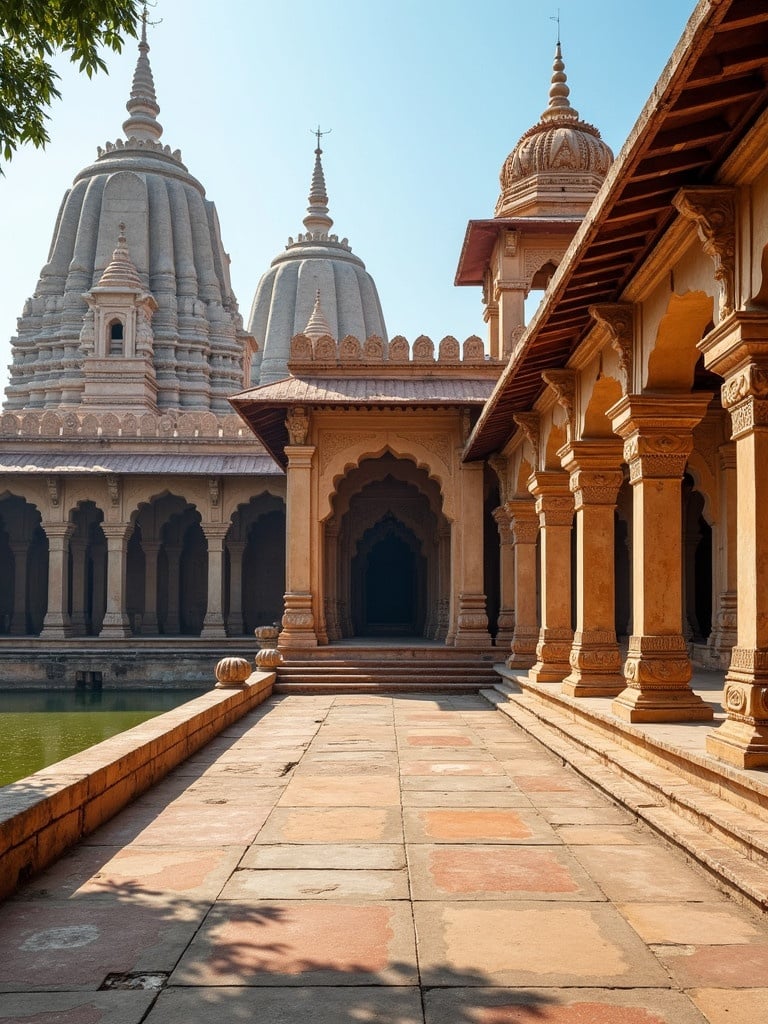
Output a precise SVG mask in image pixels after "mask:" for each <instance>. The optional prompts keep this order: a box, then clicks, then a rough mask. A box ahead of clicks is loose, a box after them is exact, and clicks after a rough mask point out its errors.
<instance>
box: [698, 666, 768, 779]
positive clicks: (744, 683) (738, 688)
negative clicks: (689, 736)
mask: <svg viewBox="0 0 768 1024" xmlns="http://www.w3.org/2000/svg"><path fill="white" fill-rule="evenodd" d="M723 707H724V708H725V710H726V711H727V713H728V718H727V719H726V720H725V722H723V724H722V725H721V726H720V727H719V728H718V729H715V730H714V731H713V732H711V733H710V734H709V736H707V753H708V754H712V756H713V757H719V758H720V759H721V760H723V761H727V762H728V764H732V765H735V766H736V767H737V768H765V767H768V650H752V649H751V648H743V647H734V649H733V652H732V656H731V668H730V669H729V670H728V673H727V674H726V677H725V689H724V691H723Z"/></svg>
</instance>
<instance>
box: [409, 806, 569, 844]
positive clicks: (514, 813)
mask: <svg viewBox="0 0 768 1024" xmlns="http://www.w3.org/2000/svg"><path fill="white" fill-rule="evenodd" d="M403 824H404V827H405V839H406V842H408V843H471V844H482V843H515V844H525V845H531V844H538V843H547V844H550V845H551V844H559V843H560V842H561V839H560V837H559V836H558V834H557V832H555V830H554V829H553V828H552V826H551V825H550V824H549V823H548V822H546V821H544V819H543V818H542V817H541V815H539V814H537V813H536V812H535V811H533V810H529V809H528V808H521V809H519V810H518V809H512V808H506V807H505V808H500V807H474V806H468V807H425V808H404V809H403Z"/></svg>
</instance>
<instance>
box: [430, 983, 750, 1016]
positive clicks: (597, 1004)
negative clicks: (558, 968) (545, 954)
mask: <svg viewBox="0 0 768 1024" xmlns="http://www.w3.org/2000/svg"><path fill="white" fill-rule="evenodd" d="M425 1009H426V1015H425V1021H426V1024H446V1022H448V1021H450V1022H451V1024H462V1022H467V1024H469V1022H472V1024H707V1022H706V1019H705V1018H704V1017H702V1015H701V1014H700V1013H699V1012H698V1011H697V1010H696V1009H695V1008H694V1007H693V1006H692V1005H691V1003H690V1001H689V999H688V998H687V997H686V996H684V995H681V994H680V993H678V992H665V991H662V990H658V989H643V990H642V991H641V992H616V991H612V990H605V989H571V990H569V989H561V990H560V991H553V990H552V989H526V990H525V991H523V992H516V991H515V990H514V989H501V990H499V989H490V990H484V989H480V990H478V989H468V990H467V989H454V990H451V991H440V990H436V989H432V990H431V991H429V992H427V993H426V995H425ZM733 1024H736V1022H733ZM739 1024H741V1022H739ZM744 1024H746V1022H744Z"/></svg>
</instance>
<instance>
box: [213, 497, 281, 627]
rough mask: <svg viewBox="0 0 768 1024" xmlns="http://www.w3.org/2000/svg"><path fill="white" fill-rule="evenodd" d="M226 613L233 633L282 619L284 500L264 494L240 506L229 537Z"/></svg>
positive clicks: (233, 516)
mask: <svg viewBox="0 0 768 1024" xmlns="http://www.w3.org/2000/svg"><path fill="white" fill-rule="evenodd" d="M226 553H227V559H226V585H225V595H226V598H227V599H226V602H225V615H226V622H227V633H228V634H229V635H230V636H241V635H242V634H243V633H245V634H247V635H250V634H252V633H253V630H254V629H255V628H256V627H257V626H267V625H269V624H270V623H273V622H279V621H280V619H281V618H282V615H283V595H284V594H285V503H284V501H283V499H282V498H278V497H275V495H273V494H260V495H258V497H255V498H251V500H250V501H249V502H248V504H244V505H239V506H238V508H237V510H236V511H235V512H234V514H233V515H232V525H231V527H230V529H229V533H228V534H227V541H226Z"/></svg>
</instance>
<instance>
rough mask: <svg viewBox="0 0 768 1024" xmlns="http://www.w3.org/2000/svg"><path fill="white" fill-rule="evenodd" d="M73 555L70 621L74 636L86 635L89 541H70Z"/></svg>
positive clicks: (80, 539) (79, 539) (81, 539)
mask: <svg viewBox="0 0 768 1024" xmlns="http://www.w3.org/2000/svg"><path fill="white" fill-rule="evenodd" d="M69 550H70V554H71V555H72V611H71V613H70V623H71V626H72V635H73V636H84V635H85V597H86V595H85V585H86V584H85V579H86V577H85V554H86V550H87V542H86V541H85V540H84V539H83V538H82V537H80V538H77V539H74V538H73V539H72V540H70V542H69Z"/></svg>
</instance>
